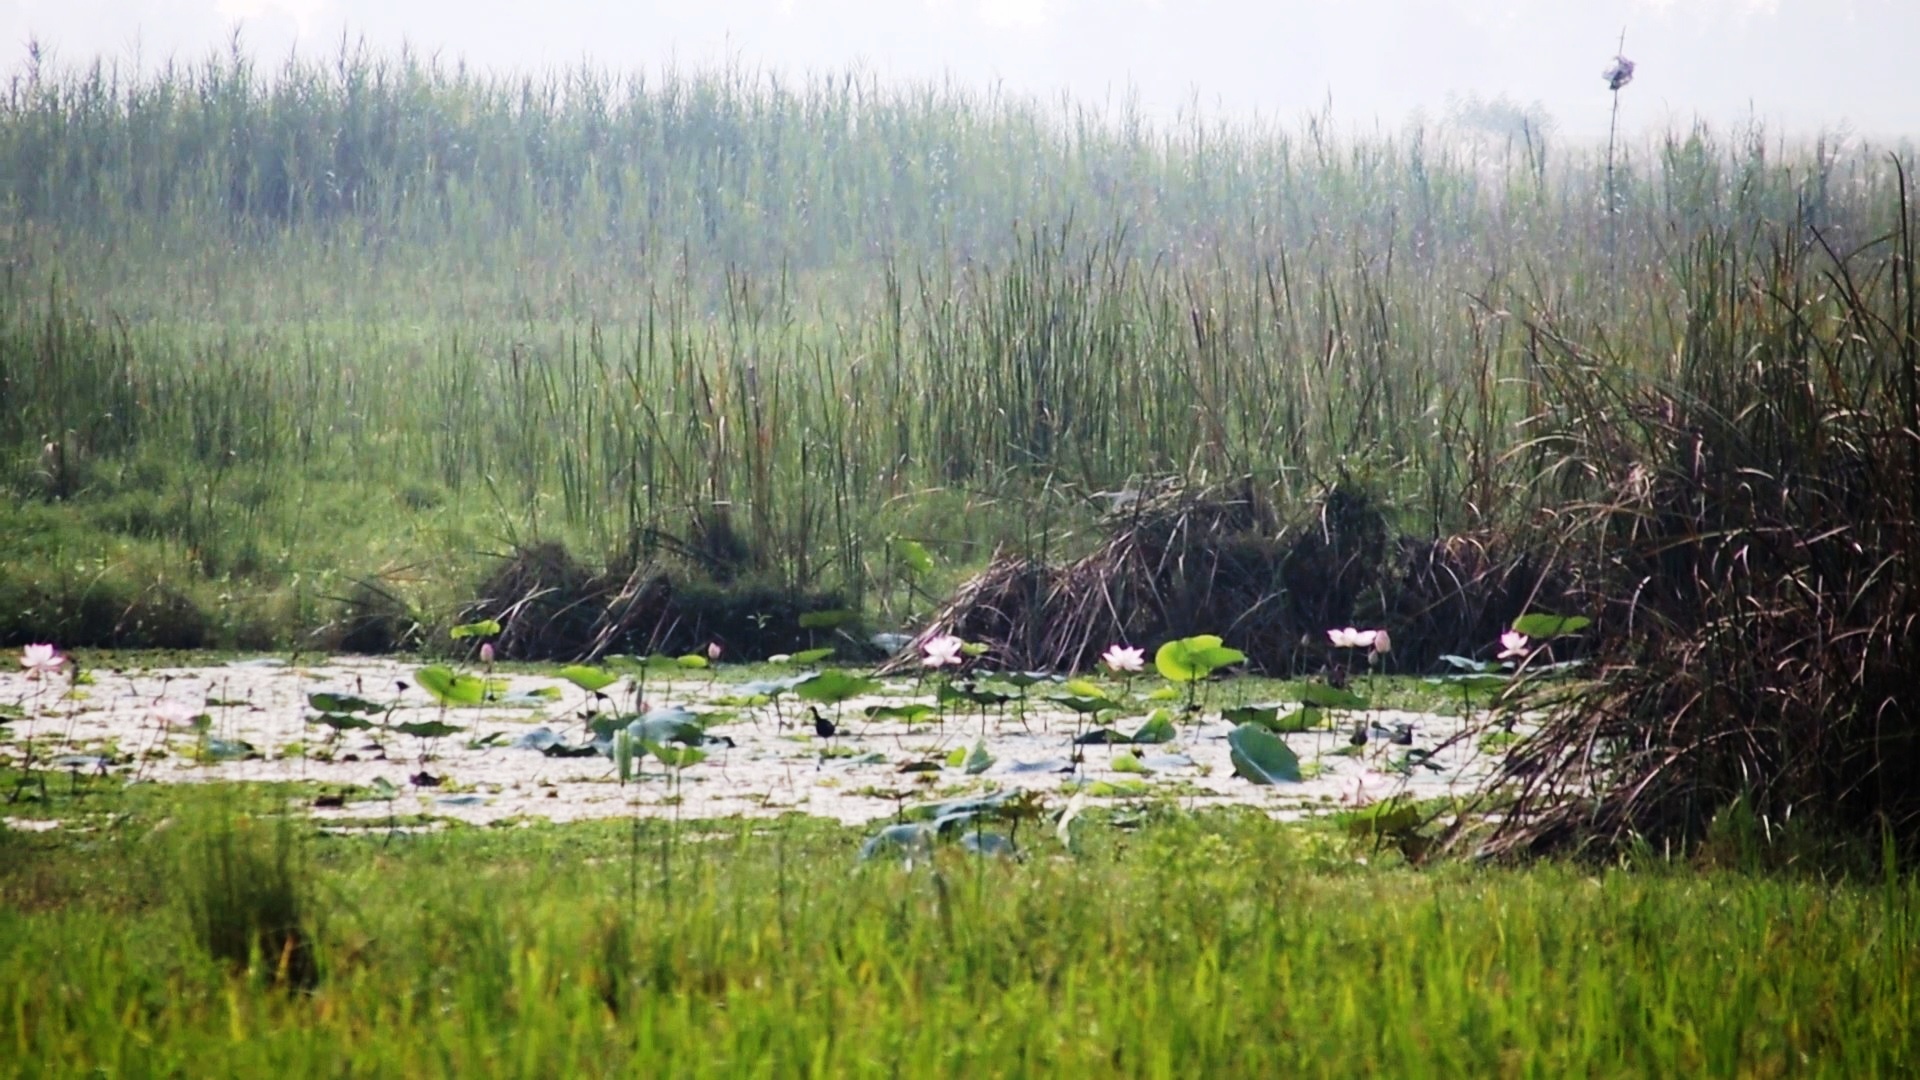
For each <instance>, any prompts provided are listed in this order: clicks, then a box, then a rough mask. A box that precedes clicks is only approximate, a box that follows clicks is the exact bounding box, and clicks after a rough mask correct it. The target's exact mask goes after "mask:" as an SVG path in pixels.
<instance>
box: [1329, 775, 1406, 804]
mask: <svg viewBox="0 0 1920 1080" xmlns="http://www.w3.org/2000/svg"><path fill="white" fill-rule="evenodd" d="M1398 783H1399V781H1398V780H1397V779H1395V778H1394V777H1392V776H1388V775H1387V774H1386V773H1383V772H1378V771H1376V770H1374V769H1367V770H1365V771H1363V772H1361V773H1359V774H1357V775H1355V776H1354V778H1353V786H1352V787H1347V788H1342V789H1341V791H1340V804H1341V805H1342V806H1353V807H1360V806H1369V805H1372V804H1373V803H1376V802H1379V801H1380V798H1381V796H1383V795H1385V794H1386V793H1387V792H1388V791H1390V790H1391V789H1392V788H1393V787H1394V786H1395V785H1396V784H1398Z"/></svg>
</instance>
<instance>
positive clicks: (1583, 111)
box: [0, 0, 1920, 140]
mask: <svg viewBox="0 0 1920 1080" xmlns="http://www.w3.org/2000/svg"><path fill="white" fill-rule="evenodd" d="M236 25H237V26H239V27H240V29H241V34H242V39H243V41H244V42H245V43H246V45H247V47H248V48H249V49H250V50H251V51H253V52H255V53H256V54H257V55H258V56H260V57H261V58H262V59H264V60H267V61H269V62H277V61H278V60H279V59H280V58H282V57H284V56H286V55H287V53H288V52H289V50H297V51H298V52H299V53H300V54H301V55H303V56H308V57H326V56H330V55H332V54H333V53H334V52H335V51H336V50H337V49H338V46H339V42H340V37H341V33H342V31H343V29H344V30H346V31H347V32H348V33H349V34H351V35H352V36H353V37H354V38H355V39H362V38H363V39H365V41H366V42H367V43H368V44H369V45H370V46H372V47H373V48H375V49H377V50H390V49H395V48H397V47H398V46H399V45H400V44H401V43H403V42H404V43H407V44H409V45H411V46H412V47H414V48H415V49H416V50H418V51H420V52H423V53H435V52H437V53H438V54H439V56H440V57H441V58H442V59H443V60H446V61H452V60H456V59H464V60H465V61H467V62H468V63H469V64H471V65H475V66H479V67H484V68H492V69H499V70H512V71H520V72H526V71H538V70H543V69H548V68H552V67H556V66H562V67H571V66H576V65H578V64H580V63H582V62H591V63H593V64H596V65H599V66H602V67H605V68H608V69H614V70H633V69H642V70H658V69H660V68H661V67H663V66H666V65H669V64H677V65H678V66H679V67H681V68H683V69H685V68H691V67H699V66H707V65H713V64H720V63H726V62H731V63H734V64H736V65H739V66H741V67H746V68H753V69H761V70H777V71H781V72H785V73H788V74H792V75H804V74H807V73H819V72H839V71H843V70H846V69H847V68H849V67H852V66H856V65H857V66H859V67H860V68H862V69H863V70H866V71H870V72H872V73H874V74H875V75H877V76H878V77H880V78H881V79H883V80H893V79H951V80H952V81H954V82H955V83H958V84H960V85H964V86H969V87H976V88H983V89H984V88H987V87H991V86H998V87H1000V88H1002V89H1004V90H1006V91H1010V92H1014V93H1019V94H1031V95H1042V96H1046V97H1048V98H1058V96H1059V95H1060V94H1061V93H1062V92H1063V91H1064V92H1067V93H1070V94H1072V95H1073V96H1074V97H1075V98H1076V99H1079V100H1081V101H1083V102H1085V103H1087V104H1090V105H1094V106H1106V107H1108V108H1117V107H1118V106H1119V105H1120V104H1121V103H1122V102H1123V101H1125V100H1128V98H1129V96H1131V99H1132V100H1134V101H1136V102H1137V103H1138V105H1139V106H1140V108H1141V109H1142V110H1143V111H1145V112H1146V113H1148V114H1149V115H1151V116H1153V117H1156V118H1160V119H1163V120H1164V119H1170V118H1173V117H1177V116H1180V115H1182V114H1183V112H1184V111H1186V110H1189V109H1191V108H1192V107H1193V106H1195V105H1196V104H1197V105H1198V107H1199V108H1200V110H1201V111H1202V112H1203V113H1204V114H1206V115H1208V116H1210V117H1227V118H1233V119H1240V120H1244V119H1248V118H1253V117H1259V118H1264V119H1267V120H1272V121H1277V122H1280V123H1285V124H1292V123H1293V122H1295V121H1297V120H1298V118H1299V117H1301V116H1303V115H1305V114H1307V113H1310V112H1316V111H1318V110H1319V109H1320V108H1321V107H1322V106H1324V105H1325V104H1326V103H1328V102H1329V101H1331V104H1332V109H1333V114H1334V116H1335V118H1336V120H1337V121H1339V122H1341V123H1343V124H1344V125H1346V126H1349V127H1354V128H1363V129H1369V128H1373V127H1382V128H1388V129H1398V128H1400V127H1402V126H1403V125H1405V124H1406V123H1407V122H1408V120H1409V119H1410V118H1411V117H1413V116H1415V115H1421V116H1425V117H1427V118H1429V119H1433V120H1439V119H1443V118H1444V117H1445V116H1446V115H1447V112H1448V105H1449V101H1450V100H1454V99H1457V98H1460V97H1463V96H1466V95H1479V96H1480V97H1482V98H1496V97H1500V96H1503V95H1504V96H1505V97H1507V98H1509V99H1511V100H1512V101H1513V102H1515V103H1516V104H1520V105H1531V104H1533V103H1536V102H1537V103H1539V105H1541V106H1542V107H1544V108H1545V110H1546V111H1547V113H1548V114H1550V115H1551V117H1552V118H1553V120H1554V121H1555V122H1556V124H1557V125H1558V127H1559V130H1560V131H1561V132H1562V134H1563V135H1566V136H1571V137H1575V138H1594V137H1598V136H1600V135H1603V134H1604V132H1605V130H1606V123H1607V110H1608V106H1609V104H1610V101H1609V96H1608V94H1607V92H1606V88H1605V84H1604V82H1603V81H1602V79H1601V78H1600V72H1601V70H1602V69H1603V68H1605V67H1606V66H1607V63H1608V61H1609V60H1610V59H1611V57H1612V55H1613V52H1614V44H1615V42H1616V40H1617V39H1618V37H1619V35H1620V33H1621V31H1622V30H1623V29H1624V30H1625V31H1626V35H1627V40H1626V54H1627V55H1628V56H1629V57H1631V58H1632V59H1633V60H1634V61H1635V62H1636V63H1637V64H1638V65H1639V70H1638V74H1637V77H1636V78H1635V80H1634V82H1633V84H1632V85H1631V86H1630V87H1628V88H1627V89H1626V90H1625V91H1623V93H1622V101H1621V109H1622V121H1623V124H1624V125H1626V126H1627V127H1628V128H1629V129H1637V130H1645V129H1648V128H1652V129H1665V128H1674V127H1684V126H1686V125H1688V124H1690V123H1691V122H1692V121H1693V120H1694V119H1696V118H1703V119H1706V120H1708V121H1710V122H1712V123H1714V124H1715V125H1717V126H1720V127H1722V128H1729V127H1733V126H1736V125H1743V124H1744V123H1745V122H1746V121H1747V120H1748V119H1749V118H1751V117H1757V118H1759V119H1761V120H1763V121H1764V122H1765V123H1766V124H1767V126H1768V128H1769V130H1771V131H1773V132H1775V133H1777V134H1785V135H1795V134H1798V135H1810V134H1814V133H1816V132H1819V131H1823V130H1824V131H1846V132H1850V133H1854V134H1858V135H1863V136H1868V137H1873V138H1876V139H1881V140H1885V139H1890V138H1891V139H1908V138H1912V137H1914V136H1916V135H1920V78H1916V70H1917V69H1920V0H1269V2H1257V0H1187V2H1181V0H714V2H702V0H631V2H627V3H617V2H616V3H608V2H605V0H549V2H547V3H507V2H500V0H472V2H460V0H0V48H4V49H5V50H6V51H5V52H0V62H3V63H4V66H5V68H6V70H7V71H8V72H9V73H12V72H17V71H18V70H19V69H20V67H21V66H22V64H23V63H24V60H25V56H26V44H27V42H28V40H29V39H38V40H39V41H40V42H41V43H42V44H43V45H46V46H49V47H51V48H52V49H53V51H54V54H55V57H56V59H57V61H59V62H60V63H64V64H76V63H83V62H88V61H91V60H92V59H93V58H94V57H95V56H104V57H107V58H110V59H114V60H117V61H119V62H121V63H123V64H126V63H130V62H133V61H134V60H135V58H136V57H137V58H138V59H139V61H140V62H142V63H144V64H146V65H148V66H151V65H153V64H154V63H156V62H158V61H160V60H164V59H165V58H167V57H169V56H171V57H174V58H176V59H185V60H196V59H199V58H200V57H202V56H204V55H205V54H206V53H207V52H208V51H209V50H212V49H216V48H221V47H224V43H225V41H226V39H227V37H228V35H229V34H230V33H231V31H232V29H233V27H235V26H236Z"/></svg>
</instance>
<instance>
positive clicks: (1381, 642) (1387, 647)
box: [1373, 630, 1393, 656]
mask: <svg viewBox="0 0 1920 1080" xmlns="http://www.w3.org/2000/svg"><path fill="white" fill-rule="evenodd" d="M1373 651H1374V653H1375V654H1376V655H1380V656H1385V655H1386V654H1387V653H1390V652H1392V651H1393V639H1392V638H1391V637H1388V636H1387V632H1386V631H1385V630H1375V631H1374V632H1373Z"/></svg>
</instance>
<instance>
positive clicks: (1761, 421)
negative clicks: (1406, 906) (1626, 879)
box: [1485, 201, 1920, 861]
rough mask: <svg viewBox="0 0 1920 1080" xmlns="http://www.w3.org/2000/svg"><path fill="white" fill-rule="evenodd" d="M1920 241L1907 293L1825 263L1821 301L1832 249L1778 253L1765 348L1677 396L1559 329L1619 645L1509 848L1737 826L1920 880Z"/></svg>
mask: <svg viewBox="0 0 1920 1080" xmlns="http://www.w3.org/2000/svg"><path fill="white" fill-rule="evenodd" d="M1907 216H1908V214H1907V207H1906V205H1905V203H1904V201H1903V203H1902V206H1901V217H1902V221H1903V222H1905V220H1906V218H1907ZM1908 237H1909V234H1908V232H1907V231H1906V230H1905V229H1904V228H1903V229H1902V230H1901V231H1898V232H1896V233H1895V234H1894V238H1895V240H1896V243H1897V245H1898V247H1897V250H1898V259H1897V260H1894V261H1893V262H1892V264H1891V265H1892V271H1891V273H1888V268H1889V263H1888V262H1882V263H1880V264H1879V265H1878V266H1877V267H1876V266H1865V267H1862V266H1856V265H1852V261H1851V260H1850V259H1846V258H1841V257H1840V256H1837V255H1835V254H1834V253H1832V252H1831V251H1829V252H1827V255H1828V257H1829V259H1830V262H1829V263H1828V264H1827V265H1826V267H1825V268H1824V272H1823V273H1822V274H1821V275H1820V276H1819V278H1818V279H1817V280H1818V281H1819V283H1820V284H1821V288H1822V290H1824V291H1816V290H1815V289H1813V288H1811V287H1809V284H1808V282H1806V281H1804V280H1802V279H1803V277H1805V276H1808V275H1807V272H1806V270H1805V269H1803V268H1801V267H1799V266H1798V265H1797V260H1799V259H1802V258H1805V255H1804V252H1803V250H1802V249H1803V248H1804V247H1806V246H1809V245H1806V244H1801V245H1798V246H1796V245H1794V244H1786V243H1783V244H1780V245H1777V246H1776V247H1775V249H1774V252H1773V260H1772V266H1771V270H1772V277H1770V278H1767V279H1762V280H1759V281H1756V282H1754V283H1753V284H1752V285H1751V286H1750V287H1739V291H1740V293H1741V295H1739V296H1736V297H1735V298H1734V299H1738V300H1739V301H1740V302H1741V303H1743V304H1744V305H1746V310H1748V311H1750V312H1752V313H1753V314H1752V316H1751V323H1750V324H1749V325H1747V326H1744V327H1742V328H1741V329H1742V330H1743V331H1744V333H1742V334H1740V335H1737V336H1733V337H1731V338H1730V339H1729V340H1726V341H1724V342H1719V343H1717V344H1718V346H1719V347H1720V348H1723V349H1724V350H1725V351H1724V353H1721V354H1719V355H1707V356H1703V357H1701V359H1700V360H1699V362H1698V365H1697V366H1696V367H1693V368H1688V369H1685V370H1683V371H1682V372H1681V373H1680V377H1679V378H1678V379H1677V380H1675V382H1674V384H1670V385H1667V386H1663V387H1660V388H1657V389H1647V388H1644V387H1625V386H1620V385H1609V384H1608V383H1607V382H1606V381H1605V380H1601V379H1595V378H1593V377H1591V374H1592V368H1591V366H1590V364H1589V362H1588V360H1587V358H1586V357H1585V356H1584V355H1583V354H1582V353H1581V351H1580V350H1579V349H1577V348H1575V347H1572V346H1570V345H1568V344H1567V343H1566V342H1565V341H1564V340H1563V339H1559V338H1557V337H1554V336H1553V335H1552V334H1551V331H1550V330H1548V331H1545V332H1543V336H1546V337H1548V338H1549V339H1551V340H1554V341H1555V342H1556V346H1557V347H1558V348H1559V349H1560V351H1561V353H1562V356H1563V359H1564V360H1565V361H1566V363H1565V365H1564V367H1563V369H1562V371H1563V374H1562V375H1561V376H1559V377H1557V378H1556V379H1555V380H1554V382H1553V384H1552V385H1551V386H1550V388H1549V389H1550V391H1551V394H1552V397H1553V408H1554V409H1555V411H1556V412H1557V413H1558V415H1559V416H1560V417H1561V418H1562V419H1563V421H1564V422H1563V424H1562V425H1561V427H1562V434H1561V435H1559V436H1556V438H1558V439H1559V440H1560V441H1561V444H1562V446H1563V453H1564V454H1565V458H1566V460H1567V462H1569V463H1570V464H1572V465H1574V466H1575V467H1577V468H1579V469H1581V470H1584V471H1587V472H1589V473H1590V474H1591V475H1594V476H1596V477H1598V478H1599V479H1600V482H1601V490H1602V491H1603V492H1604V497H1602V498H1600V499H1595V500H1592V501H1591V502H1589V503H1588V504H1587V505H1585V506H1582V507H1577V508H1574V509H1572V510H1571V511H1570V512H1569V513H1567V514H1565V515H1564V520H1565V521H1566V526H1565V540H1566V542H1567V544H1568V545H1569V546H1570V547H1575V548H1578V549H1579V550H1582V551H1584V552H1585V553H1586V555H1585V560H1586V561H1587V562H1588V563H1589V564H1590V566H1591V567H1592V568H1593V570H1594V572H1595V573H1596V575H1597V576H1598V577H1599V578H1600V580H1602V581H1603V582H1604V584H1605V587H1606V591H1607V594H1608V595H1609V596H1610V597H1611V598H1612V599H1611V600H1610V601H1609V602H1608V605H1607V607H1606V609H1605V617H1606V619H1607V621H1608V622H1609V624H1610V625H1611V626H1612V627H1613V632H1612V633H1610V634H1609V635H1608V636H1607V637H1606V638H1605V640H1604V643H1603V646H1602V652H1601V654H1600V660H1601V663H1600V665H1599V668H1598V670H1597V671H1596V673H1595V674H1596V675H1597V678H1595V679H1594V680H1593V681H1592V682H1591V683H1590V684H1589V685H1588V687H1587V688H1586V689H1585V690H1584V692H1581V693H1579V694H1577V695H1575V696H1573V697H1572V698H1571V700H1570V701H1568V702H1566V703H1565V704H1564V705H1563V706H1562V707H1560V708H1558V709H1556V710H1555V711H1554V712H1553V713H1552V714H1551V715H1550V717H1549V718H1548V721H1547V723H1546V725H1545V727H1544V729H1543V730H1541V731H1540V732H1539V733H1538V734H1537V735H1536V736H1534V737H1532V738H1530V739H1528V740H1526V741H1525V742H1523V743H1521V744H1520V746H1519V747H1518V749H1517V750H1516V752H1515V753H1514V754H1513V755H1512V757H1511V758H1510V760H1509V761H1508V763H1507V766H1506V769H1505V776H1504V777H1503V780H1504V781H1506V782H1509V783H1510V787H1509V789H1508V792H1509V794H1510V796H1511V801H1510V803H1509V804H1508V805H1507V806H1506V808H1505V812H1504V814H1503V816H1502V819H1501V823H1500V826H1499V827H1498V828H1497V829H1496V830H1495V832H1494V835H1493V836H1492V838H1491V841H1490V842H1489V843H1488V844H1487V845H1486V846H1485V850H1486V851H1488V852H1490V853H1494V854H1501V853H1516V854H1534V853H1542V852H1556V851H1570V850H1571V851H1586V852H1592V853H1596V854H1604V853H1610V852H1614V851H1617V850H1620V849H1622V848H1623V846H1626V845H1637V844H1648V845H1651V846H1653V847H1654V848H1655V849H1656V850H1680V851H1686V850H1690V849H1692V848H1693V847H1694V846H1695V845H1698V844H1700V843H1702V842H1703V841H1706V840H1708V839H1709V838H1710V837H1711V836H1712V835H1713V834H1714V831H1715V830H1714V826H1715V822H1716V819H1722V820H1731V818H1729V817H1727V815H1729V814H1735V815H1741V816H1747V817H1750V820H1751V821H1752V822H1753V823H1754V825H1755V826H1756V827H1757V830H1758V832H1759V833H1760V834H1761V835H1765V836H1774V837H1779V836H1783V835H1784V836H1800V837H1805V836H1809V835H1817V836H1821V837H1823V838H1826V839H1827V840H1834V839H1839V840H1845V841H1851V842H1852V844H1845V845H1842V846H1854V847H1855V850H1859V849H1860V847H1858V846H1855V845H1861V846H1865V847H1866V848H1867V849H1869V850H1877V849H1878V845H1879V844H1881V843H1882V842H1885V841H1888V840H1891V841H1892V842H1893V844H1894V845H1895V848H1894V850H1896V851H1897V852H1898V854H1899V855H1900V856H1902V857H1903V858H1904V859H1906V860H1908V861H1911V860H1913V859H1915V858H1917V857H1920V785H1916V784H1915V783H1914V780H1915V778H1916V777H1920V701H1917V700H1916V696H1915V693H1914V690H1913V687H1914V685H1915V673H1916V672H1920V638H1916V631H1920V598H1917V594H1916V589H1915V586H1916V585H1917V584H1920V546H1916V545H1920V514H1917V513H1916V511H1917V510H1920V424H1916V415H1920V336H1916V332H1915V331H1916V324H1917V323H1920V290H1916V289H1915V288H1914V284H1913V281H1912V279H1911V277H1905V278H1904V281H1903V274H1902V272H1901V267H1902V266H1904V267H1908V268H1910V267H1912V266H1913V262H1912V255H1913V245H1912V243H1911V241H1910V239H1909V238H1908ZM1906 273H1908V274H1910V273H1911V270H1910V269H1908V270H1907V271H1906ZM1735 280H1738V279H1735ZM1856 282H1866V283H1873V284H1870V285H1860V286H1857V285H1856V284H1855V283H1856ZM1888 283H1890V284H1891V286H1892V288H1891V290H1890V291H1887V292H1880V293H1877V294H1876V293H1873V292H1870V291H1868V290H1869V289H1878V288H1882V287H1884V286H1885V285H1886V284H1888ZM1748 288H1750V290H1751V291H1750V292H1749V291H1748ZM1720 299H1721V302H1722V303H1723V304H1724V303H1726V302H1727V298H1725V297H1722V298H1720ZM1701 302H1702V301H1696V303H1701ZM1815 327H1817V328H1818V332H1815V330H1814V328H1815ZM1725 356H1740V357H1742V358H1743V365H1742V369H1741V372H1740V374H1739V375H1738V376H1734V377H1728V375H1727V369H1728V367H1729V366H1730V365H1729V363H1728V361H1726V360H1725V359H1724V357H1725ZM1782 830H1788V831H1786V832H1782ZM1770 850H1773V851H1776V852H1780V853H1785V854H1787V855H1789V856H1794V854H1795V851H1796V849H1795V847H1794V846H1793V845H1790V844H1783V845H1775V846H1770Z"/></svg>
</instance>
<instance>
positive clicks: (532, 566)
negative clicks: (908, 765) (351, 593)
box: [458, 541, 844, 660]
mask: <svg viewBox="0 0 1920 1080" xmlns="http://www.w3.org/2000/svg"><path fill="white" fill-rule="evenodd" d="M477 591H478V597H477V598H476V599H475V600H473V601H472V602H471V603H469V604H467V605H466V606H464V607H463V608H462V609H461V610H460V612H459V614H458V619H459V621H461V622H471V621H476V620H481V619H492V620H494V621H496V622H498V623H499V624H500V633H499V635H498V636H497V637H495V638H494V639H493V643H494V647H495V651H496V655H498V656H500V657H502V658H510V659H516V660H588V659H594V658H597V657H601V656H605V655H608V654H610V653H640V654H646V653H656V652H692V651H696V650H702V649H705V648H706V647H707V646H708V645H709V644H711V643H719V644H721V645H722V647H723V648H724V650H725V655H728V656H730V657H739V658H753V657H763V656H767V655H770V654H772V653H776V652H788V651H793V650H796V649H800V648H804V647H806V646H808V645H809V644H812V642H811V640H810V638H809V637H808V636H807V631H805V630H804V629H802V628H801V627H800V625H799V622H800V616H802V615H804V614H806V613H809V612H818V611H833V610H838V609H840V608H842V607H843V606H844V605H843V601H842V599H841V597H840V596H838V595H837V594H834V593H816V592H803V591H799V590H794V589H787V588H781V587H778V586H774V585H768V584H764V583H758V582H750V581H742V580H738V579H735V580H729V581H725V582H717V581H711V580H706V579H704V578H703V577H702V576H701V575H700V574H699V573H698V572H693V571H676V570H675V569H674V568H672V567H670V566H669V565H667V564H665V563H662V562H652V561H630V560H624V559H623V560H616V561H615V562H613V563H612V564H610V565H609V566H607V567H606V568H605V569H602V570H593V569H591V568H589V567H587V566H586V565H584V564H582V563H581V562H580V561H578V560H577V559H575V558H574V556H573V555H572V554H571V553H570V552H568V551H567V549H566V548H565V547H564V546H563V545H560V544H558V543H554V542H551V541H547V542H541V543H537V544H531V545H526V546H522V547H519V548H516V549H515V550H514V551H512V552H511V553H509V554H507V555H506V556H504V557H502V559H501V562H500V565H499V566H498V568H496V569H495V570H494V572H493V573H491V574H490V575H488V576H487V578H486V579H485V580H484V581H483V582H482V583H481V585H480V587H479V589H478V590H477Z"/></svg>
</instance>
